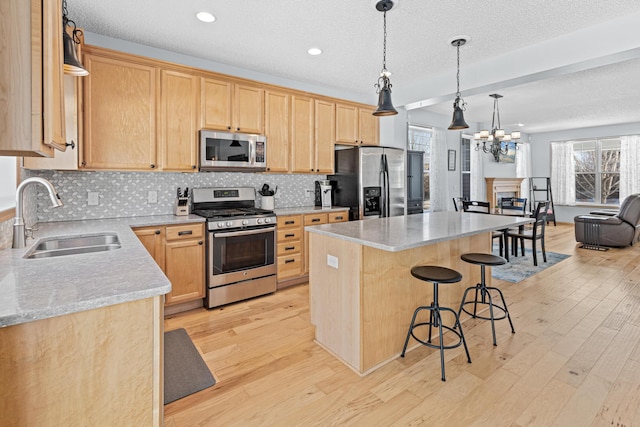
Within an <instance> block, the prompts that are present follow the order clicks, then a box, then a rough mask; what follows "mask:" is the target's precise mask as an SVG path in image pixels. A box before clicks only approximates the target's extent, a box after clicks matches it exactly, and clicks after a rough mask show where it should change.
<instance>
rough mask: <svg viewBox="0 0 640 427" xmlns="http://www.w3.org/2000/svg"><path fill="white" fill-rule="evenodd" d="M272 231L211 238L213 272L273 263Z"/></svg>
mask: <svg viewBox="0 0 640 427" xmlns="http://www.w3.org/2000/svg"><path fill="white" fill-rule="evenodd" d="M274 235H275V233H274V231H273V230H269V231H268V232H265V233H260V234H252V235H247V236H234V237H215V238H214V239H213V266H212V267H213V274H224V273H230V272H233V271H240V270H248V269H251V268H256V267H262V266H265V265H271V264H273V263H274Z"/></svg>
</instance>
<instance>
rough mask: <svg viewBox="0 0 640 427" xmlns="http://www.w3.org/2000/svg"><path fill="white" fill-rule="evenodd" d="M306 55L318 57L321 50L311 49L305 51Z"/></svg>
mask: <svg viewBox="0 0 640 427" xmlns="http://www.w3.org/2000/svg"><path fill="white" fill-rule="evenodd" d="M307 53H308V54H309V55H313V56H316V55H320V54H321V53H322V49H320V48H317V47H312V48H311V49H309V50H308V51H307Z"/></svg>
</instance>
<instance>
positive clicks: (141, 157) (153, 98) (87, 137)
mask: <svg viewBox="0 0 640 427" xmlns="http://www.w3.org/2000/svg"><path fill="white" fill-rule="evenodd" d="M84 61H85V62H84V65H85V67H86V68H87V70H88V71H89V75H88V76H87V77H84V79H85V80H84V84H85V90H84V108H85V110H84V149H83V166H85V167H86V168H89V169H117V170H153V169H155V168H156V167H157V164H156V162H157V161H156V108H157V80H158V78H157V75H158V70H157V68H155V67H151V66H148V65H143V64H137V63H135V62H133V61H128V60H124V59H120V58H116V57H113V58H111V57H106V56H98V55H92V54H91V53H90V49H89V48H87V49H86V53H85V56H84Z"/></svg>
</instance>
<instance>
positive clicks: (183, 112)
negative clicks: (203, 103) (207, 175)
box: [158, 70, 199, 171]
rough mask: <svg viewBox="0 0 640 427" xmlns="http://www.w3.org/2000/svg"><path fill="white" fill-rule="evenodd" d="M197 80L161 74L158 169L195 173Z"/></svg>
mask: <svg viewBox="0 0 640 427" xmlns="http://www.w3.org/2000/svg"><path fill="white" fill-rule="evenodd" d="M198 89H199V78H197V77H195V76H193V75H191V74H186V73H181V72H178V71H171V70H162V71H161V73H160V121H159V129H158V141H159V147H160V151H161V154H162V156H161V158H162V161H161V168H162V170H165V171H185V170H193V171H196V170H197V168H198V166H197V163H198V149H197V148H198V129H197V126H198V98H199V90H198Z"/></svg>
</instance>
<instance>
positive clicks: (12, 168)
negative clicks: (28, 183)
mask: <svg viewBox="0 0 640 427" xmlns="http://www.w3.org/2000/svg"><path fill="white" fill-rule="evenodd" d="M16 164H17V161H16V158H15V157H3V156H0V183H1V184H0V221H6V220H7V219H10V218H11V217H13V216H14V215H15V213H14V207H15V205H16V185H17V184H16V179H17V172H16V171H17V167H16Z"/></svg>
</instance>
